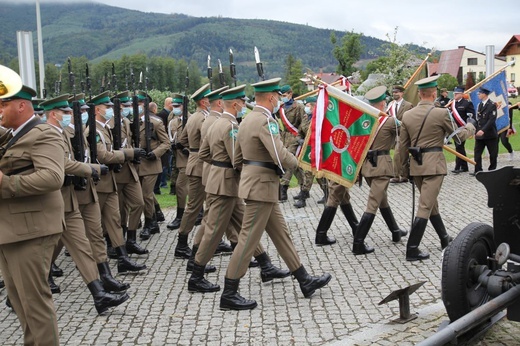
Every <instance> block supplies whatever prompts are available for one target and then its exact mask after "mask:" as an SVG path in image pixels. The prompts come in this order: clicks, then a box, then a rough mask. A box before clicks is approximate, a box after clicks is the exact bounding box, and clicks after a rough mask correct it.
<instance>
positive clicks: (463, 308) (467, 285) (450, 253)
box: [441, 222, 496, 322]
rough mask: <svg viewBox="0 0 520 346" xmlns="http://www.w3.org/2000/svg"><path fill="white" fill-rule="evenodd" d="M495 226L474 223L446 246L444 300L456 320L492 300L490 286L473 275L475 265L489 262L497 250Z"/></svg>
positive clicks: (449, 314) (443, 269) (450, 315)
mask: <svg viewBox="0 0 520 346" xmlns="http://www.w3.org/2000/svg"><path fill="white" fill-rule="evenodd" d="M493 234H494V233H493V227H491V226H489V225H487V224H484V223H478V222H474V223H470V224H469V225H467V226H466V227H465V228H464V229H463V230H462V231H461V232H460V233H459V235H457V237H456V238H455V239H454V240H453V242H452V243H451V244H450V245H449V246H448V247H447V248H446V250H445V252H444V256H443V259H442V280H441V288H442V291H441V292H442V301H443V302H444V307H445V308H446V312H447V313H448V316H449V318H450V320H451V321H452V322H453V321H455V320H457V319H458V318H460V317H462V316H464V315H465V314H467V313H468V312H470V311H472V310H473V309H475V308H477V307H479V306H481V305H483V304H485V303H486V302H488V301H489V298H490V296H489V294H488V292H487V288H486V287H484V286H480V287H479V288H478V289H477V290H476V291H475V288H476V286H477V285H478V282H475V281H474V279H473V278H472V275H471V274H470V273H471V267H472V265H475V264H479V265H486V264H487V263H488V262H487V257H489V256H492V255H493V253H494V251H495V248H496V247H495V242H494V239H493Z"/></svg>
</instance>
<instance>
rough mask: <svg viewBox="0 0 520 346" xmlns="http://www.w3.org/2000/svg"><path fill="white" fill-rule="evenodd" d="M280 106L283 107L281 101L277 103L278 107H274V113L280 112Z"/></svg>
mask: <svg viewBox="0 0 520 346" xmlns="http://www.w3.org/2000/svg"><path fill="white" fill-rule="evenodd" d="M280 106H281V102H280V100H278V102H276V106H274V109H273V113H276V112H278V110H279V109H280Z"/></svg>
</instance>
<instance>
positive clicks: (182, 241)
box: [174, 233, 192, 259]
mask: <svg viewBox="0 0 520 346" xmlns="http://www.w3.org/2000/svg"><path fill="white" fill-rule="evenodd" d="M191 252H192V251H191V249H190V247H189V246H188V235H187V234H186V235H184V234H180V233H179V240H178V241H177V246H176V247H175V253H174V256H175V257H179V258H184V259H190V256H191Z"/></svg>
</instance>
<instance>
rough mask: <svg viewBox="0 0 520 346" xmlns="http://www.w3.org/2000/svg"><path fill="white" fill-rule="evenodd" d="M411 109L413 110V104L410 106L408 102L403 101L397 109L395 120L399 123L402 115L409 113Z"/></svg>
mask: <svg viewBox="0 0 520 346" xmlns="http://www.w3.org/2000/svg"><path fill="white" fill-rule="evenodd" d="M412 108H413V104H411V103H410V102H408V101H406V100H403V102H401V105H400V106H399V108H398V109H397V120H399V121H401V120H403V115H404V113H405V112H406V111H409V110H410V109H412Z"/></svg>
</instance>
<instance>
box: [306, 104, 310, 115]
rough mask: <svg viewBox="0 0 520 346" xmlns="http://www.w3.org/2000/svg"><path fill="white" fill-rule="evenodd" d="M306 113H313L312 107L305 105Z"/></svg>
mask: <svg viewBox="0 0 520 346" xmlns="http://www.w3.org/2000/svg"><path fill="white" fill-rule="evenodd" d="M305 113H306V114H308V115H311V107H309V106H305Z"/></svg>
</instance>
